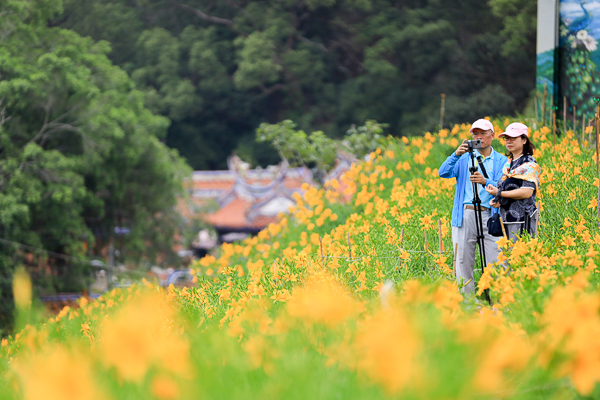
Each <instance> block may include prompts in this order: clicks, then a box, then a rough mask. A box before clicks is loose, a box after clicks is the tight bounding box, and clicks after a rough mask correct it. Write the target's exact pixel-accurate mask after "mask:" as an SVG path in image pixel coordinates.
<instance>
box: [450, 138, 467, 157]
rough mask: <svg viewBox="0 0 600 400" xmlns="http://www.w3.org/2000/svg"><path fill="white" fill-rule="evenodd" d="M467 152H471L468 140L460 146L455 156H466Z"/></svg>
mask: <svg viewBox="0 0 600 400" xmlns="http://www.w3.org/2000/svg"><path fill="white" fill-rule="evenodd" d="M467 151H469V145H468V144H467V139H465V140H463V142H462V143H461V144H460V146H458V148H457V149H456V152H455V153H454V154H456V156H457V157H460V156H462V155H463V154H465V153H466V152H467Z"/></svg>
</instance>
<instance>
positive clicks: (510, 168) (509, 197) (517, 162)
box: [485, 122, 540, 241]
mask: <svg viewBox="0 0 600 400" xmlns="http://www.w3.org/2000/svg"><path fill="white" fill-rule="evenodd" d="M498 137H504V140H505V143H506V149H507V150H508V153H509V154H507V155H508V156H509V158H508V161H507V162H506V164H505V165H504V168H503V175H502V178H500V180H499V181H498V184H497V188H496V187H494V186H492V185H488V186H487V187H486V188H485V190H487V192H488V193H490V194H491V195H493V196H495V197H494V198H493V199H492V200H491V201H490V205H491V206H492V207H494V208H498V207H500V216H501V217H502V220H503V222H504V226H505V228H506V234H507V235H508V238H509V239H512V240H513V241H516V240H517V239H518V236H521V234H522V233H523V232H525V231H527V232H529V234H530V235H531V236H532V237H533V236H534V235H535V234H536V232H537V221H538V215H539V214H538V210H537V208H536V205H535V195H536V194H537V192H538V189H539V184H540V166H539V165H538V163H537V162H536V161H535V158H533V150H534V149H535V146H534V145H533V143H531V140H530V139H529V129H528V128H527V126H526V125H524V124H522V123H520V122H515V123H512V124H510V125H508V126H507V127H506V131H505V132H503V133H501V134H500V135H498Z"/></svg>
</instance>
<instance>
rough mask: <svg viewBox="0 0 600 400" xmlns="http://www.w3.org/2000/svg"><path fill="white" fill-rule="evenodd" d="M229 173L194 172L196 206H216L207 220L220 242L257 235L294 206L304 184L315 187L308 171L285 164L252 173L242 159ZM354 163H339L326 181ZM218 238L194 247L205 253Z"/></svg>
mask: <svg viewBox="0 0 600 400" xmlns="http://www.w3.org/2000/svg"><path fill="white" fill-rule="evenodd" d="M227 164H228V167H229V169H228V170H227V171H194V173H193V176H192V182H193V187H192V198H193V200H194V203H195V204H197V205H202V204H209V203H210V201H211V200H212V201H214V202H216V206H217V210H216V211H214V212H212V213H210V214H207V215H205V217H204V220H205V221H206V222H208V223H209V224H210V225H212V226H213V227H214V228H215V230H216V231H217V234H218V236H219V237H218V242H234V241H237V240H240V239H243V238H245V237H247V236H249V235H254V234H256V233H258V232H260V231H261V230H262V229H264V228H265V227H267V226H268V225H269V224H270V223H271V222H275V221H277V216H278V215H279V214H280V213H287V212H288V211H289V208H290V206H293V205H294V204H295V203H296V201H295V200H294V197H293V194H294V193H302V184H303V183H308V184H309V185H311V186H313V185H315V182H314V181H313V176H312V173H311V171H310V170H309V169H308V168H289V167H288V166H287V164H286V163H282V164H280V165H277V166H270V167H268V168H265V169H260V168H257V169H249V166H248V164H246V163H244V162H243V161H242V160H241V159H240V158H239V157H237V156H233V157H230V158H229V159H228V161H227ZM350 165H351V161H350V160H349V159H346V158H342V159H340V160H338V164H337V166H336V167H335V168H334V169H333V170H332V171H331V172H330V174H329V175H328V176H327V178H326V179H333V178H335V179H339V177H340V176H341V174H343V173H344V172H345V171H347V170H348V169H349V168H350ZM215 245H216V242H215V238H208V237H207V235H206V234H205V235H204V240H200V235H199V240H198V241H196V243H195V245H194V247H196V248H198V250H200V251H206V250H208V248H209V247H211V246H215Z"/></svg>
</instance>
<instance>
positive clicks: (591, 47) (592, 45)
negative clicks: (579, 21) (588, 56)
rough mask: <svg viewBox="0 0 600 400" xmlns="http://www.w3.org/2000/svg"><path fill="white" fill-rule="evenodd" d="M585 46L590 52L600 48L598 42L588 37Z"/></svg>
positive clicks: (584, 42)
mask: <svg viewBox="0 0 600 400" xmlns="http://www.w3.org/2000/svg"><path fill="white" fill-rule="evenodd" d="M583 44H584V45H585V48H586V49H588V51H595V50H596V49H597V48H598V42H597V41H596V39H594V38H593V37H591V36H588V37H586V38H585V40H584V41H583Z"/></svg>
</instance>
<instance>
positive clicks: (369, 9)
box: [52, 0, 537, 169]
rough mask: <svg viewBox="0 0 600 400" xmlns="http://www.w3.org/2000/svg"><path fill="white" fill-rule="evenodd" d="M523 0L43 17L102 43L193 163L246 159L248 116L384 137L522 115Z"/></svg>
mask: <svg viewBox="0 0 600 400" xmlns="http://www.w3.org/2000/svg"><path fill="white" fill-rule="evenodd" d="M536 4H537V3H536V2H535V1H533V0H491V1H490V2H489V3H488V2H481V1H476V0H466V1H456V0H453V1H442V0H394V1H392V0H338V1H335V0H283V1H281V0H278V1H274V0H261V1H250V0H225V1H214V0H180V1H175V0H137V1H131V0H127V1H126V0H65V4H64V12H62V13H61V14H60V15H57V16H56V18H54V19H53V22H52V24H55V25H59V26H61V27H64V28H68V29H72V30H74V31H76V32H78V33H79V34H81V35H83V36H90V37H92V38H93V39H94V40H106V41H108V42H109V43H111V46H112V52H110V53H109V57H110V58H111V60H113V62H114V63H115V64H117V65H119V66H121V67H122V68H123V69H124V70H125V71H127V72H128V73H129V74H130V75H131V77H132V79H133V81H134V82H135V83H136V85H137V87H138V88H139V89H140V90H141V91H143V92H144V95H145V104H146V105H147V106H148V107H149V108H150V109H151V110H152V111H153V112H155V113H158V114H160V115H163V116H166V117H168V118H169V119H170V120H171V122H172V124H171V126H170V128H169V132H168V135H167V137H166V143H167V144H168V145H169V146H171V147H173V148H176V149H178V150H179V151H180V152H181V154H182V155H183V156H185V157H186V158H187V159H188V161H189V162H190V164H191V166H192V167H193V168H195V169H211V168H224V167H225V162H226V157H227V156H228V155H230V154H231V152H234V151H235V152H237V153H238V154H239V155H241V156H243V157H244V158H246V159H248V160H249V161H252V162H253V163H262V164H264V163H268V162H273V161H274V157H276V152H275V151H274V150H273V149H270V148H268V147H265V145H264V144H257V143H255V142H254V140H253V138H254V131H255V129H256V128H257V127H258V126H259V125H260V123H263V122H267V123H271V124H272V123H277V122H279V121H283V120H286V119H290V120H293V121H296V122H297V123H298V125H299V127H300V128H301V129H303V130H305V131H323V132H325V133H326V134H328V135H329V136H337V137H339V136H342V135H343V133H344V132H346V131H347V129H348V128H349V127H350V125H351V124H363V123H364V122H365V121H366V120H368V119H375V120H377V121H379V122H382V123H387V124H389V131H388V132H389V133H391V134H394V135H401V134H408V133H418V132H422V131H423V130H427V129H432V128H433V127H435V125H436V124H437V123H438V121H439V105H440V94H441V93H445V94H446V95H447V101H446V121H447V122H464V121H468V120H474V119H476V118H479V117H481V116H483V115H495V114H499V113H502V114H510V113H512V112H514V111H515V110H523V108H524V107H525V105H526V101H527V99H528V96H529V95H530V92H531V91H532V90H533V89H534V83H535V82H534V81H535V41H534V40H533V38H534V37H535V19H536Z"/></svg>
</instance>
